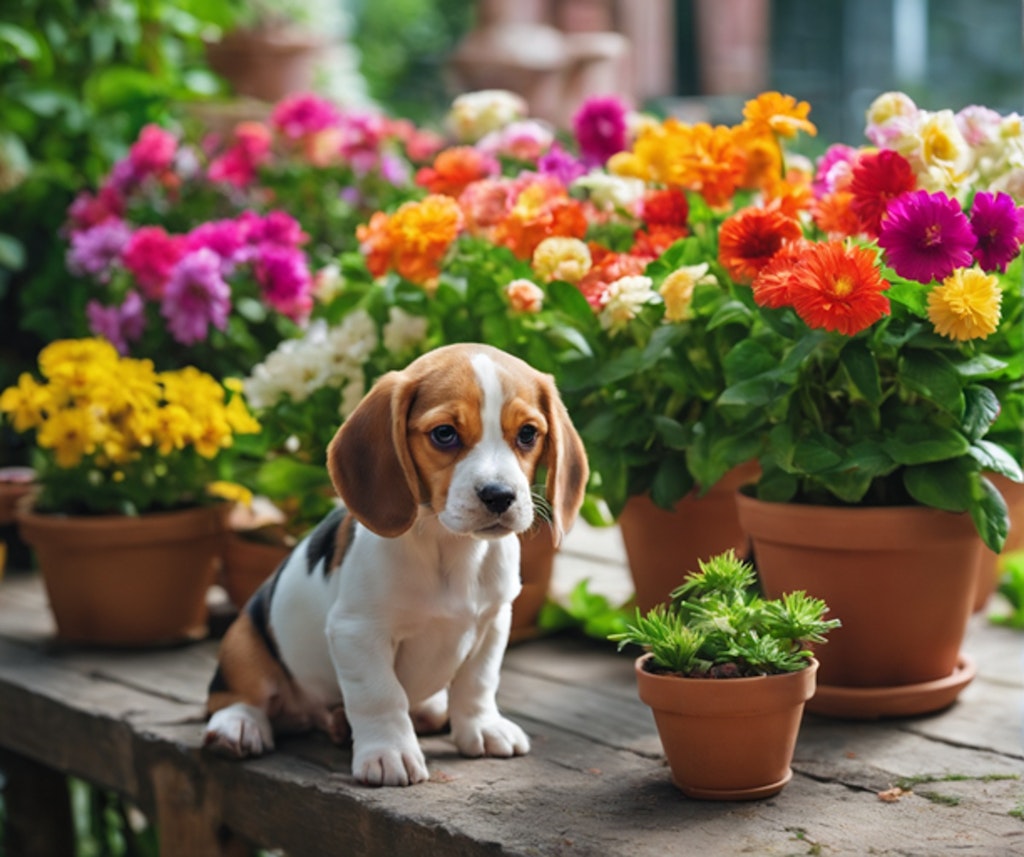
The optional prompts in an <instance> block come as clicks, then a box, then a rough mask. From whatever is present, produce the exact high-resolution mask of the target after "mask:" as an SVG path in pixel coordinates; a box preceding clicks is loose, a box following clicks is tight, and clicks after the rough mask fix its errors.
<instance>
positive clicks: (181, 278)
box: [160, 247, 231, 345]
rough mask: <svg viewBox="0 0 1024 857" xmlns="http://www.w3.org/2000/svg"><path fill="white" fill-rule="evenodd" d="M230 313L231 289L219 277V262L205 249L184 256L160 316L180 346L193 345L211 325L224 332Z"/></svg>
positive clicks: (168, 287)
mask: <svg viewBox="0 0 1024 857" xmlns="http://www.w3.org/2000/svg"><path fill="white" fill-rule="evenodd" d="M230 311H231V288H230V286H228V284H227V283H226V282H224V279H223V277H222V276H221V259H220V257H219V256H218V255H217V254H216V253H215V252H214V251H213V250H211V249H209V248H208V247H200V248H199V249H197V250H195V251H193V252H191V253H188V254H187V255H185V256H183V257H182V259H181V261H180V262H178V264H177V266H175V268H174V271H173V272H172V274H171V278H170V280H168V282H167V288H166V289H165V290H164V300H163V306H162V307H161V309H160V312H161V314H162V315H163V317H164V318H166V319H167V326H168V328H169V329H170V331H171V335H172V336H173V337H174V338H175V339H176V340H177V341H178V342H180V343H181V344H182V345H195V343H197V342H202V341H203V340H204V339H206V337H207V336H208V334H209V328H210V325H211V324H212V325H213V326H214V327H216V328H217V329H218V330H224V329H225V328H226V327H227V324H228V313H229V312H230Z"/></svg>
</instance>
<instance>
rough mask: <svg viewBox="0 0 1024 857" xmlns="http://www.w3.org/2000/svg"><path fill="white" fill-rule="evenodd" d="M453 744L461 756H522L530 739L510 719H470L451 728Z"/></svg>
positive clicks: (526, 751) (527, 749) (525, 752)
mask: <svg viewBox="0 0 1024 857" xmlns="http://www.w3.org/2000/svg"><path fill="white" fill-rule="evenodd" d="M452 737H453V738H454V740H455V746H456V747H458V748H459V752H460V753H462V755H463V756H473V757H476V756H501V757H508V756H524V755H526V754H527V753H529V752H530V739H529V738H528V737H527V736H526V733H525V732H524V731H523V730H522V729H521V728H520V727H519V726H518V725H516V724H515V723H513V722H512V721H511V720H508V719H507V718H505V717H496V718H494V719H492V720H484V721H470V722H469V723H463V724H462V725H461V726H460V727H459V728H453V729H452Z"/></svg>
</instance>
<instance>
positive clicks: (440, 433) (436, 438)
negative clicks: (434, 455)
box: [430, 423, 459, 450]
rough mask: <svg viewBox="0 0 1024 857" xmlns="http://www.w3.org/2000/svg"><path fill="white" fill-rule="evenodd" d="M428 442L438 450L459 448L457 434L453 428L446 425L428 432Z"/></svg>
mask: <svg viewBox="0 0 1024 857" xmlns="http://www.w3.org/2000/svg"><path fill="white" fill-rule="evenodd" d="M430 441H431V443H433V444H434V446H436V447H437V448H438V449H444V450H449V449H456V448H458V446H459V433H458V432H457V431H456V430H455V426H452V425H448V424H447V423H446V424H445V425H442V426H437V428H433V429H431V430H430Z"/></svg>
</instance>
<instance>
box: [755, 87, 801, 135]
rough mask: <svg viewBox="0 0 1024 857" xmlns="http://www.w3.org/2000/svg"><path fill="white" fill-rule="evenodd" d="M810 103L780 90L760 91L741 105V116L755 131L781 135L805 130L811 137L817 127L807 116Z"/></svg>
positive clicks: (795, 133) (794, 133)
mask: <svg viewBox="0 0 1024 857" xmlns="http://www.w3.org/2000/svg"><path fill="white" fill-rule="evenodd" d="M810 112H811V105H810V104H808V103H807V102H806V101H797V100H796V99H795V98H794V97H793V96H792V95H783V94H782V93H781V92H762V93H761V94H760V95H758V96H757V98H752V99H751V100H750V101H748V102H747V103H746V104H745V105H744V106H743V118H744V119H745V120H746V123H747V124H748V125H749V126H750V127H751V128H752V129H754V130H755V131H758V130H762V129H763V130H767V131H771V132H772V133H774V134H778V135H780V136H782V137H795V136H796V135H797V132H799V131H805V132H806V133H808V134H810V135H811V136H812V137H813V136H814V135H815V134H817V133H818V129H817V128H816V127H815V126H814V123H812V122H811V121H810V120H809V119H808V118H807V116H808V114H809V113H810Z"/></svg>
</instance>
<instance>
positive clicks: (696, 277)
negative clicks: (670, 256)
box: [658, 262, 715, 321]
mask: <svg viewBox="0 0 1024 857" xmlns="http://www.w3.org/2000/svg"><path fill="white" fill-rule="evenodd" d="M714 279H715V278H714V277H713V276H710V275H709V274H708V265H707V262H702V263H701V264H699V265H684V266H683V267H681V268H676V270H674V271H673V272H672V273H671V274H669V275H668V276H667V277H665V279H664V281H663V282H662V284H661V287H660V288H659V289H658V293H659V294H660V295H661V298H662V300H664V301H665V321H684V320H685V319H687V318H689V317H690V304H691V303H692V302H693V290H694V288H696V286H697V284H698V283H708V282H714Z"/></svg>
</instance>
